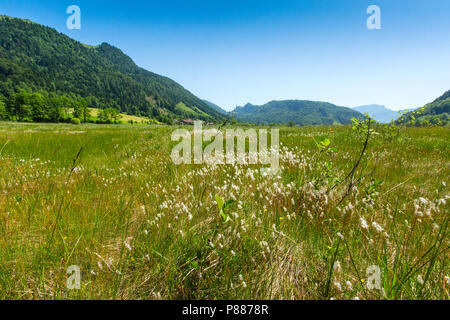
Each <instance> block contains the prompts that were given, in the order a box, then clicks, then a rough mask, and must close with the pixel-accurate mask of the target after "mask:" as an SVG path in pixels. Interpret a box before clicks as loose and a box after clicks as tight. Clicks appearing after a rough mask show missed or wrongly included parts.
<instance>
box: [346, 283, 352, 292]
mask: <svg viewBox="0 0 450 320" xmlns="http://www.w3.org/2000/svg"><path fill="white" fill-rule="evenodd" d="M345 287H346V289H347V290H349V291H351V290H353V285H352V283H351V282H350V281H347V282H346V283H345Z"/></svg>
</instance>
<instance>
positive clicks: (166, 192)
mask: <svg viewBox="0 0 450 320" xmlns="http://www.w3.org/2000/svg"><path fill="white" fill-rule="evenodd" d="M172 131H173V128H171V127H164V126H159V127H151V126H95V125H79V126H73V125H61V124H59V125H56V124H55V125H49V124H17V123H1V124H0V298H2V299H331V298H333V299H448V298H449V293H448V290H449V281H450V280H449V276H450V272H449V265H448V257H449V253H448V249H449V238H448V228H447V226H448V212H449V210H448V200H449V199H448V198H449V189H448V186H447V185H448V183H449V181H448V177H449V173H450V172H449V168H450V166H449V160H450V157H449V145H448V141H450V130H449V129H448V128H407V129H402V131H401V133H400V135H399V136H398V137H396V138H395V139H389V138H386V137H385V136H384V135H383V134H376V135H374V136H373V137H372V138H371V140H370V142H369V145H368V150H367V152H366V155H365V157H364V159H363V163H362V165H361V168H360V171H358V172H357V173H356V174H357V177H359V176H363V177H364V176H365V174H364V173H367V172H368V173H370V174H369V175H367V176H366V177H364V178H362V179H361V182H360V183H359V184H358V185H356V186H354V187H353V188H352V192H351V193H350V194H349V196H348V197H346V198H345V200H344V201H342V203H340V204H339V202H340V200H341V199H342V196H343V194H345V192H346V191H347V190H346V187H347V186H346V185H340V186H339V187H338V188H335V189H334V190H332V191H330V189H331V188H330V187H332V186H333V185H334V184H335V182H336V181H338V180H339V178H342V177H344V176H345V175H346V174H347V173H348V172H349V171H350V170H351V169H352V167H353V165H354V163H355V159H357V157H358V155H359V152H360V150H361V146H362V139H361V138H360V137H358V136H357V135H355V134H354V132H352V130H351V129H350V128H349V127H332V128H330V127H304V128H281V130H280V142H281V143H282V152H281V154H282V158H281V167H282V172H281V173H280V174H279V175H278V176H275V177H271V176H262V175H261V174H260V173H259V170H258V169H259V167H258V166H255V165H244V166H201V165H180V166H175V165H174V164H173V163H172V161H171V159H170V152H171V147H172V146H173V143H172V142H171V141H170V135H171V133H172ZM325 138H327V139H329V140H330V141H331V144H330V146H329V149H327V150H326V151H323V150H320V149H319V148H318V147H317V145H316V143H317V141H322V140H323V139H325ZM81 148H82V152H81V153H80V154H79V155H78V157H77V154H78V152H79V151H80V149H81ZM334 148H335V149H334ZM331 149H332V150H331ZM362 170H364V171H362ZM218 197H219V198H221V199H223V201H224V202H226V201H228V200H230V201H228V205H227V206H226V208H223V209H224V213H225V214H226V215H227V216H229V218H230V221H227V222H225V221H226V220H225V219H224V218H223V216H222V215H221V214H220V208H218V204H217V199H218ZM231 200H232V201H231ZM338 204H339V205H338ZM70 265H78V266H80V268H81V271H82V276H81V283H82V286H81V289H80V290H68V289H67V286H66V280H67V274H66V270H67V267H68V266H70ZM372 265H376V266H378V267H379V268H380V270H381V285H382V289H381V290H369V289H368V288H367V285H366V284H367V274H366V269H367V267H368V266H372Z"/></svg>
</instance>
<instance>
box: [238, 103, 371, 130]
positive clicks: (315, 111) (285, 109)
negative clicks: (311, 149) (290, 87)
mask: <svg viewBox="0 0 450 320" xmlns="http://www.w3.org/2000/svg"><path fill="white" fill-rule="evenodd" d="M232 114H233V115H234V116H235V117H236V118H237V119H238V120H241V121H244V122H250V123H257V124H270V123H289V122H292V123H294V124H298V125H321V124H326V125H331V124H336V123H341V124H347V123H350V122H351V121H350V119H351V118H353V117H355V118H361V117H363V115H362V114H361V113H359V112H357V111H355V110H352V109H350V108H346V107H338V106H335V105H333V104H331V103H327V102H316V101H306V100H285V101H271V102H269V103H267V104H265V105H262V106H255V105H252V104H250V103H248V104H247V105H245V106H244V107H237V108H236V109H235V110H234V111H232Z"/></svg>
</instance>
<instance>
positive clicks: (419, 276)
mask: <svg viewBox="0 0 450 320" xmlns="http://www.w3.org/2000/svg"><path fill="white" fill-rule="evenodd" d="M417 282H419V283H420V284H423V283H424V281H423V278H422V276H421V275H420V274H419V275H418V276H417Z"/></svg>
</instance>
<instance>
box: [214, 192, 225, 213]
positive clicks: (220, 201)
mask: <svg viewBox="0 0 450 320" xmlns="http://www.w3.org/2000/svg"><path fill="white" fill-rule="evenodd" d="M215 198H216V202H217V207H218V208H219V210H223V199H222V198H221V197H220V196H219V195H218V194H216V197H215Z"/></svg>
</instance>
